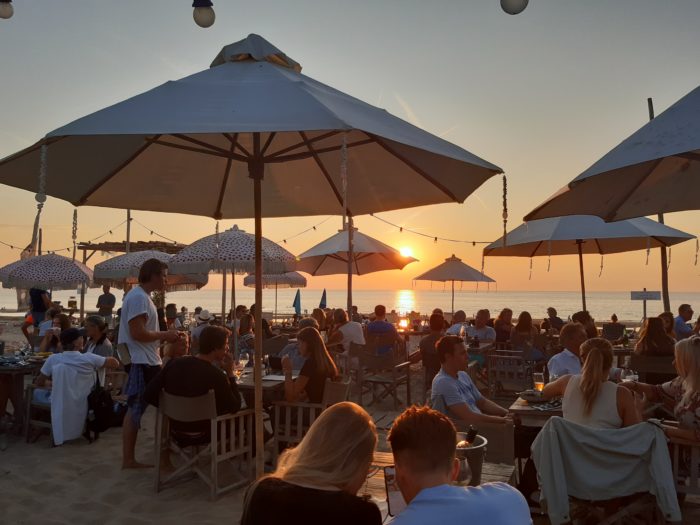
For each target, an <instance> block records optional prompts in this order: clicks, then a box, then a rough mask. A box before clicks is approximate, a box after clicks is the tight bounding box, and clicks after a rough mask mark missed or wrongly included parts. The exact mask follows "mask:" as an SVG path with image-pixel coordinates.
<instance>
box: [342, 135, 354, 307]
mask: <svg viewBox="0 0 700 525" xmlns="http://www.w3.org/2000/svg"><path fill="white" fill-rule="evenodd" d="M340 181H341V184H342V189H343V228H347V229H348V304H347V310H348V319H352V272H353V270H352V263H353V249H352V234H353V231H352V228H353V222H352V215H350V212H349V211H348V141H347V134H346V133H343V144H342V146H341V148H340ZM346 219H347V220H346Z"/></svg>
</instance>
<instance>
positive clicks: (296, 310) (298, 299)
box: [292, 290, 301, 315]
mask: <svg viewBox="0 0 700 525" xmlns="http://www.w3.org/2000/svg"><path fill="white" fill-rule="evenodd" d="M292 306H293V307H294V313H295V314H297V315H301V290H297V294H296V295H295V296H294V302H293V303H292Z"/></svg>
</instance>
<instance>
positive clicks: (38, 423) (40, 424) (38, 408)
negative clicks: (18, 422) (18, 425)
mask: <svg viewBox="0 0 700 525" xmlns="http://www.w3.org/2000/svg"><path fill="white" fill-rule="evenodd" d="M36 390H49V389H48V388H44V387H40V386H37V385H29V386H28V387H27V390H26V391H25V394H24V403H25V411H24V439H25V441H26V442H27V443H29V442H30V440H31V433H32V430H33V429H34V428H39V429H47V430H48V431H49V446H53V432H52V429H51V403H40V402H38V401H35V400H34V392H35V391H36ZM37 412H38V413H40V414H42V416H43V418H42V419H38V418H35V417H34V416H35V414H36V413H37ZM36 439H38V436H36V438H35V439H34V441H36Z"/></svg>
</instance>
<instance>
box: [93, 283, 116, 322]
mask: <svg viewBox="0 0 700 525" xmlns="http://www.w3.org/2000/svg"><path fill="white" fill-rule="evenodd" d="M116 304H117V298H116V297H114V294H113V293H111V292H110V291H109V286H108V285H106V284H105V285H104V286H103V287H102V295H100V296H99V297H98V298H97V308H98V312H97V315H101V316H102V317H104V320H105V323H107V326H109V324H110V323H111V322H112V312H113V311H114V307H115V305H116Z"/></svg>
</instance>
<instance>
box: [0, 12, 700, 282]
mask: <svg viewBox="0 0 700 525" xmlns="http://www.w3.org/2000/svg"><path fill="white" fill-rule="evenodd" d="M214 3H215V6H214V8H215V11H216V23H215V24H214V26H212V27H211V28H209V29H202V28H199V27H197V26H196V25H195V24H194V22H193V20H192V8H191V7H190V5H191V3H190V2H188V1H186V0H183V1H175V0H149V1H148V2H143V1H141V0H120V1H119V2H115V1H113V0H94V1H91V2H85V1H80V0H61V1H60V2H56V1H48V0H43V1H40V0H15V2H14V6H15V16H14V17H13V18H12V19H10V20H0V49H2V50H3V52H2V54H1V55H0V71H1V73H0V78H1V79H2V98H1V99H0V157H4V156H6V155H9V154H11V153H13V152H15V151H17V150H20V149H22V148H24V147H26V146H29V145H31V144H32V143H34V142H35V141H37V140H38V139H40V138H41V137H42V136H43V135H44V134H46V133H47V132H49V131H50V130H52V129H55V128H57V127H59V126H62V125H64V124H66V123H68V122H70V121H72V120H75V119H77V118H79V117H81V116H84V115H86V114H89V113H91V112H93V111H96V110H98V109H101V108H103V107H105V106H107V105H110V104H113V103H115V102H118V101H120V100H124V99H126V98H129V97H131V96H133V95H136V94H138V93H141V92H143V91H146V90H148V89H150V88H152V87H154V86H157V85H160V84H162V83H163V82H165V81H167V80H174V79H178V78H182V77H184V76H187V75H189V74H192V73H195V72H197V71H200V70H202V69H205V68H207V67H208V66H209V63H210V62H211V60H212V59H213V57H214V56H215V55H216V54H217V53H218V51H219V50H220V49H221V47H223V46H224V45H226V44H229V43H231V42H235V41H237V40H240V39H241V38H244V37H245V36H246V35H247V34H249V33H258V34H260V35H262V36H264V37H265V38H267V39H268V40H270V41H271V42H272V43H273V44H275V45H276V46H277V47H279V48H280V49H282V50H283V51H284V52H285V53H287V54H288V55H289V56H291V57H292V58H294V59H295V60H297V61H298V62H300V63H301V64H302V66H303V68H304V69H303V72H304V73H305V74H306V75H308V76H311V77H313V78H315V79H317V80H319V81H321V82H324V83H326V84H329V85H331V86H333V87H335V88H337V89H339V90H341V91H344V92H347V93H349V94H351V95H353V96H355V97H358V98H360V99H362V100H364V101H366V102H368V103H370V104H373V105H377V106H379V107H383V108H385V109H386V110H387V111H389V112H390V113H393V114H395V115H397V116H399V117H401V118H403V119H405V120H407V121H409V122H411V123H413V124H415V125H418V126H420V127H422V128H424V129H426V130H428V131H430V132H432V133H435V134H437V135H439V136H441V137H443V138H444V139H446V140H449V141H451V142H454V143H455V144H457V145H459V146H461V147H463V148H465V149H467V150H469V151H471V152H473V153H475V154H476V155H478V156H480V157H482V158H484V159H486V160H488V161H490V162H492V163H494V164H497V165H498V166H501V167H502V168H503V169H504V170H505V172H506V174H507V176H508V209H509V223H508V227H509V229H512V228H514V227H516V226H517V225H519V224H520V223H521V219H522V217H523V216H524V215H525V214H526V213H527V212H529V211H530V210H532V209H533V208H534V207H535V206H537V205H538V204H540V203H541V202H542V201H543V200H545V199H546V198H547V197H549V196H550V195H551V194H552V193H553V192H554V191H556V190H557V189H559V188H560V187H561V186H563V185H565V184H566V183H567V182H569V181H570V180H571V179H572V178H574V177H575V176H576V175H578V174H579V173H581V172H582V171H583V170H585V169H586V168H587V167H589V166H590V165H591V164H593V163H594V162H595V161H596V160H598V159H599V158H600V157H601V156H603V155H604V154H605V153H606V152H607V151H609V150H610V149H611V148H612V147H614V146H615V145H617V144H618V143H619V142H621V141H622V140H623V139H624V138H626V137H627V136H628V135H630V134H631V133H632V132H634V131H635V130H636V129H638V128H639V127H641V126H642V125H643V124H644V123H645V122H646V121H647V120H648V115H647V103H646V99H647V97H652V98H653V100H654V105H655V109H656V113H657V114H659V113H660V112H661V111H663V110H664V109H666V108H667V107H668V106H670V105H671V104H673V103H674V102H675V101H676V100H678V99H679V98H681V97H682V96H683V95H685V94H686V93H688V92H689V91H690V90H691V89H693V88H695V87H696V86H698V85H699V84H700V54H699V53H698V52H697V50H698V49H700V32H698V31H697V22H698V20H700V2H697V0H673V1H669V2H658V1H656V0H615V1H614V2H610V1H609V0H531V1H530V4H529V6H528V7H527V9H526V10H525V11H524V12H523V13H521V14H520V15H517V16H510V15H507V14H505V13H504V12H503V11H502V10H501V8H500V6H499V1H498V0H467V1H465V0H437V1H436V2H423V1H420V0H382V1H381V2H376V1H369V0H356V1H354V2H340V1H336V0H324V1H313V0H295V1H294V2H289V1H276V0H268V1H266V2H242V1H239V0H226V1H225V2H224V1H223V0H218V1H217V0H215V2H214ZM349 176H350V181H352V178H351V177H352V174H349ZM0 198H1V201H0V202H1V203H2V204H1V206H0V241H2V242H6V243H9V244H17V245H26V244H27V243H28V242H29V240H30V238H31V227H32V223H33V220H34V216H35V212H36V203H35V201H34V195H33V194H31V193H29V192H26V191H22V190H16V189H12V188H9V187H6V186H2V187H0ZM501 200H502V182H501V178H500V177H494V178H492V179H490V180H489V181H487V182H486V183H485V184H483V185H482V186H481V187H480V188H479V189H478V190H477V191H476V192H475V193H474V194H473V195H471V196H470V197H469V198H468V199H467V200H466V202H465V203H464V204H444V205H435V206H425V207H419V208H412V209H408V210H400V211H394V212H388V213H379V214H377V215H379V216H380V217H383V218H385V219H387V220H388V221H390V222H392V223H394V224H400V225H402V226H404V227H406V228H410V229H414V230H417V231H420V232H423V233H425V234H427V235H429V236H431V237H432V236H438V237H448V238H453V239H462V240H467V241H471V240H477V241H493V240H495V239H497V238H498V237H500V235H501V234H502V220H501V213H502V210H501ZM72 213H73V208H72V206H71V205H70V204H69V203H66V202H63V201H60V200H57V199H53V198H49V199H48V201H47V203H46V206H45V208H44V211H43V214H42V219H41V220H42V228H43V232H44V248H45V249H47V250H53V249H58V248H64V247H68V246H70V245H71V242H72V241H71V219H72ZM699 213H700V212H696V211H693V212H683V213H674V214H669V215H667V216H666V223H667V224H668V225H670V226H673V227H675V228H679V229H681V230H684V231H687V232H689V233H692V234H694V235H697V234H700V227H698V218H699ZM78 216H79V221H78V222H79V224H78V240H80V241H85V240H89V239H93V238H95V237H97V236H99V235H101V234H103V233H105V232H108V231H109V230H110V229H111V230H112V231H113V233H112V234H107V235H106V236H105V237H102V238H101V240H123V239H124V237H125V229H124V226H120V227H118V228H116V227H115V226H116V225H118V224H120V223H122V222H123V221H124V219H125V212H124V211H122V210H113V209H106V208H96V207H83V208H80V209H79V211H78ZM133 216H134V217H135V219H136V220H137V221H139V222H140V223H142V224H145V225H146V227H143V226H140V225H138V224H134V225H133V227H132V239H133V240H157V239H158V237H157V235H151V234H150V230H154V231H155V232H157V233H159V234H161V235H163V236H165V237H167V238H169V239H175V240H177V241H179V242H183V243H189V242H192V241H194V240H196V239H198V238H200V237H202V236H205V235H208V234H211V233H213V232H214V229H215V222H214V221H213V220H212V219H208V218H203V217H192V216H185V215H178V214H163V213H148V212H134V214H133ZM324 219H326V216H320V217H299V218H285V219H265V220H263V234H264V235H265V236H266V237H267V238H269V239H270V240H273V241H280V242H281V241H283V239H286V238H288V237H290V239H289V240H288V242H287V243H286V244H284V246H285V247H286V248H287V249H289V250H290V251H292V252H293V253H296V254H298V253H300V252H302V251H305V250H306V249H308V248H310V247H311V246H313V245H315V244H317V243H318V242H320V241H322V240H323V239H325V238H326V237H328V236H330V235H332V234H333V233H335V232H336V231H337V230H338V229H339V228H340V226H341V218H340V217H332V218H331V219H329V220H327V221H325V222H323V224H321V225H320V226H318V227H317V228H316V230H311V231H310V232H308V233H305V234H302V235H298V236H296V237H294V238H293V239H292V238H291V237H293V236H295V235H296V234H297V233H299V232H301V231H303V230H306V229H308V228H310V227H311V226H313V225H316V224H318V223H320V222H321V221H323V220H324ZM235 222H236V223H237V224H238V225H239V227H241V228H242V229H244V230H247V231H250V232H253V223H252V220H240V221H235ZM233 223H234V221H222V224H221V227H222V228H229V227H231V226H232V225H233ZM355 225H356V226H357V227H359V228H360V230H361V231H363V232H364V233H366V234H368V235H371V236H374V237H377V238H379V239H381V240H382V241H384V242H386V243H387V244H390V245H392V246H394V247H396V248H408V249H410V250H411V251H412V252H413V255H414V256H415V257H416V258H417V259H419V262H416V263H413V264H410V265H408V266H407V267H406V268H405V269H404V270H403V271H392V272H381V273H377V274H370V275H366V276H362V277H359V278H356V279H355V281H354V286H355V288H357V289H395V288H410V287H411V285H412V278H413V277H415V276H417V275H419V274H420V273H423V272H424V271H426V270H427V269H429V268H431V267H433V266H435V265H437V264H439V263H440V262H442V260H443V259H444V258H446V257H449V256H450V255H452V254H453V253H454V254H456V255H457V256H458V257H460V258H462V259H463V260H464V261H465V262H467V263H468V264H471V265H472V266H475V267H477V268H478V267H480V266H481V249H482V247H483V245H479V244H477V245H475V246H474V245H472V244H471V243H468V242H464V243H450V242H444V241H439V242H437V243H435V242H434V241H433V240H432V239H426V238H422V237H419V236H416V235H412V234H409V233H407V232H403V233H401V232H399V229H398V228H395V227H391V226H389V225H387V224H385V223H383V222H381V221H379V220H378V219H376V218H373V217H370V216H360V217H357V218H356V220H355ZM18 253H19V252H18V251H16V250H11V249H10V248H8V247H5V246H0V263H1V264H6V263H9V262H11V261H13V260H15V259H16V258H17V257H18ZM695 254H696V245H695V242H694V241H691V242H686V243H684V244H682V245H679V246H677V247H674V248H673V249H672V251H671V266H670V268H669V280H670V288H671V290H673V291H700V278H699V275H700V269H699V268H698V267H697V266H695V259H696V255H695ZM101 259H103V257H102V256H101V255H100V254H98V255H97V256H96V257H95V258H94V259H93V260H91V262H99V260H101ZM585 264H586V270H587V282H586V286H587V289H588V290H592V291H593V290H637V289H641V288H643V287H646V288H648V289H659V287H660V277H659V275H660V272H659V269H660V264H659V255H658V250H657V251H654V252H652V254H651V257H649V261H648V264H647V257H646V253H645V252H644V251H641V252H633V253H629V254H619V255H609V256H606V257H605V259H604V261H603V271H602V274H601V275H600V276H599V271H600V265H601V260H600V257H597V256H587V257H585ZM529 265H530V262H529V260H528V259H521V258H500V257H499V258H487V259H486V262H485V271H486V273H487V274H489V275H490V276H492V277H493V278H494V279H496V280H497V281H498V288H499V290H577V289H578V286H579V278H578V260H577V257H576V256H562V257H556V258H552V260H551V263H550V269H549V271H547V266H548V262H547V258H546V257H544V258H536V259H534V260H533V269H532V272H530V268H529ZM345 282H346V279H345V277H343V276H333V277H316V278H312V279H310V282H309V286H310V287H312V288H322V287H326V288H338V289H340V288H343V287H344V286H345ZM219 283H220V280H219V279H218V278H217V277H212V278H211V280H210V285H209V286H211V287H217V286H218V285H219ZM416 287H417V288H419V289H420V288H422V287H425V288H429V287H430V285H429V284H428V283H422V284H417V285H416Z"/></svg>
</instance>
